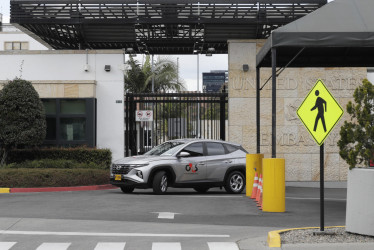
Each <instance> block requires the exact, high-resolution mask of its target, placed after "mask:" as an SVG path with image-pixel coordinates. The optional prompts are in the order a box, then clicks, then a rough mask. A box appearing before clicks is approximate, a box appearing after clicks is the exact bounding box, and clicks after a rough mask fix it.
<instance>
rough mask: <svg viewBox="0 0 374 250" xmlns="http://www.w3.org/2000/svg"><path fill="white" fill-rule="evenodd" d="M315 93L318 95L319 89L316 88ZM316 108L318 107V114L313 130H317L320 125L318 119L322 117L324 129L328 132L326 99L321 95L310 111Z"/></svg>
mask: <svg viewBox="0 0 374 250" xmlns="http://www.w3.org/2000/svg"><path fill="white" fill-rule="evenodd" d="M315 94H316V96H319V91H318V90H316V92H315ZM323 104H325V108H323ZM316 108H318V114H317V117H316V120H315V122H314V129H313V131H314V132H316V130H317V125H318V120H319V119H321V121H322V125H323V130H325V133H326V124H325V112H327V103H326V101H325V100H323V99H322V98H321V97H318V98H317V100H316V104H315V105H314V107H313V108H312V109H311V110H310V111H313V110H315V109H316Z"/></svg>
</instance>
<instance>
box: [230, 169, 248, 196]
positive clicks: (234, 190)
mask: <svg viewBox="0 0 374 250" xmlns="http://www.w3.org/2000/svg"><path fill="white" fill-rule="evenodd" d="M244 187H245V178H244V175H243V174H242V173H241V172H239V171H233V172H231V173H230V174H229V176H228V177H227V179H226V183H225V190H226V192H228V193H230V194H240V193H241V192H242V191H243V189H244Z"/></svg>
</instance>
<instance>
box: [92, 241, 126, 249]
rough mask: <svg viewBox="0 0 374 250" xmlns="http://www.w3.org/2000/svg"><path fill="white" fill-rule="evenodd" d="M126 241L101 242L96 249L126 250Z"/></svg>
mask: <svg viewBox="0 0 374 250" xmlns="http://www.w3.org/2000/svg"><path fill="white" fill-rule="evenodd" d="M125 246H126V242H99V243H97V245H96V247H95V249H94V250H124V249H125Z"/></svg>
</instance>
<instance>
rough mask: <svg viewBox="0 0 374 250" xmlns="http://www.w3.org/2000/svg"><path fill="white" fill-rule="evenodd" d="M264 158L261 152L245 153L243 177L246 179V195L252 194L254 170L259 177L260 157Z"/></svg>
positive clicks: (260, 171) (260, 169)
mask: <svg viewBox="0 0 374 250" xmlns="http://www.w3.org/2000/svg"><path fill="white" fill-rule="evenodd" d="M263 158H264V155H263V154H247V158H246V170H245V179H246V188H245V194H246V196H249V197H250V196H251V195H252V188H253V181H254V178H255V172H257V174H258V178H260V174H261V173H262V159H263Z"/></svg>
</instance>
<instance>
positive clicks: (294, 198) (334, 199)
mask: <svg viewBox="0 0 374 250" xmlns="http://www.w3.org/2000/svg"><path fill="white" fill-rule="evenodd" d="M286 199H291V200H319V199H320V198H303V197H286ZM325 200H330V201H346V200H347V199H336V198H325Z"/></svg>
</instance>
